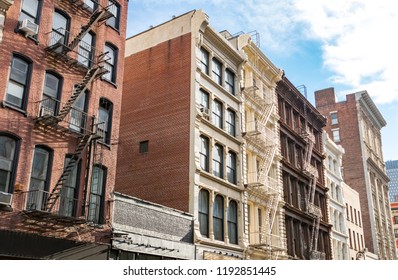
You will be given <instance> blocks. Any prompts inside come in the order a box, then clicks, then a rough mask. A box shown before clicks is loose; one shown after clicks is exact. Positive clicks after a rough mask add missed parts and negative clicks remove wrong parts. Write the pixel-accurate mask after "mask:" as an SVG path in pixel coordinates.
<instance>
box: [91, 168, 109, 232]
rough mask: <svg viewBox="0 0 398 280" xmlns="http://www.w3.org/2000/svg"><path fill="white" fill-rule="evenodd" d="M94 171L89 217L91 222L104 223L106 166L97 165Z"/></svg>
mask: <svg viewBox="0 0 398 280" xmlns="http://www.w3.org/2000/svg"><path fill="white" fill-rule="evenodd" d="M92 173H93V174H92V180H91V189H90V203H89V209H88V218H87V219H88V221H89V222H93V223H95V224H102V223H103V222H104V204H105V201H104V200H105V182H106V168H105V167H103V166H99V165H95V166H94V167H93V171H92Z"/></svg>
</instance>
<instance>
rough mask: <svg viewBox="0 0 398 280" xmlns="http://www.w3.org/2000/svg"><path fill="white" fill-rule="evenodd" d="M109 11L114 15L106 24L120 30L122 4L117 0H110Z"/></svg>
mask: <svg viewBox="0 0 398 280" xmlns="http://www.w3.org/2000/svg"><path fill="white" fill-rule="evenodd" d="M108 6H109V12H110V13H111V14H112V17H111V18H109V19H108V20H107V21H106V24H107V25H109V26H111V27H113V28H115V29H116V30H119V21H120V6H119V4H118V3H117V2H116V1H113V0H108Z"/></svg>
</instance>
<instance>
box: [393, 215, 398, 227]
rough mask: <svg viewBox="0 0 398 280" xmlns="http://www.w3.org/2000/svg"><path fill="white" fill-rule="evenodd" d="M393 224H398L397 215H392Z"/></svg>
mask: <svg viewBox="0 0 398 280" xmlns="http://www.w3.org/2000/svg"><path fill="white" fill-rule="evenodd" d="M394 224H396V225H398V216H394Z"/></svg>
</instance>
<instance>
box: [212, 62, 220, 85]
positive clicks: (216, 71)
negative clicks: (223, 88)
mask: <svg viewBox="0 0 398 280" xmlns="http://www.w3.org/2000/svg"><path fill="white" fill-rule="evenodd" d="M211 65H212V66H211V69H212V78H213V80H214V81H215V82H216V83H217V84H219V85H222V64H221V62H220V61H219V60H218V59H217V58H213V60H212V64H211Z"/></svg>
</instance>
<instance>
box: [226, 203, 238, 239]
mask: <svg viewBox="0 0 398 280" xmlns="http://www.w3.org/2000/svg"><path fill="white" fill-rule="evenodd" d="M228 239H229V243H232V244H238V203H236V201H235V200H231V201H230V202H229V206H228Z"/></svg>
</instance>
